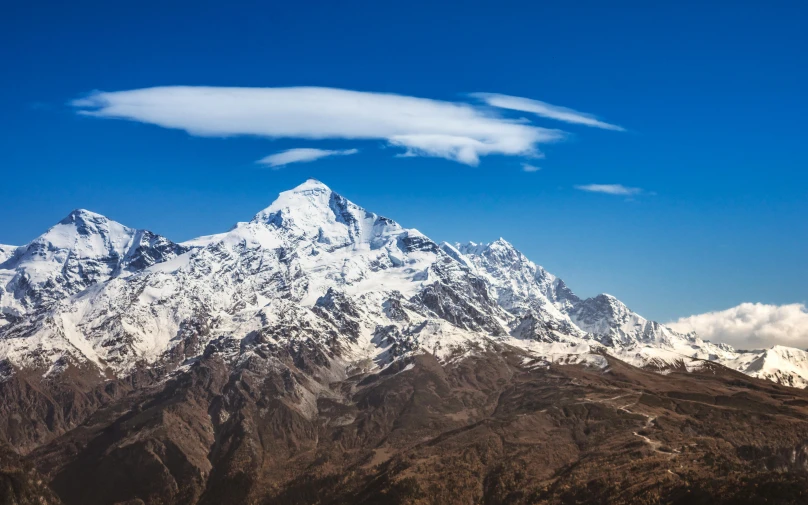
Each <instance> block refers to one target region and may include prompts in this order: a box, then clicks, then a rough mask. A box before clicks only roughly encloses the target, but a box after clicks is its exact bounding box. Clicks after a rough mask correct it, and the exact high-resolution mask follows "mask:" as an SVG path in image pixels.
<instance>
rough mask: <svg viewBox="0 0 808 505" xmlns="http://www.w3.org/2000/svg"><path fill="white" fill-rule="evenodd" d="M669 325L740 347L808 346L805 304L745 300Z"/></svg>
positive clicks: (807, 311)
mask: <svg viewBox="0 0 808 505" xmlns="http://www.w3.org/2000/svg"><path fill="white" fill-rule="evenodd" d="M668 326H670V327H671V328H673V329H675V330H677V331H682V332H689V331H695V332H696V333H698V335H699V336H700V337H701V338H703V339H706V340H712V341H713V342H725V343H727V344H730V345H732V346H734V347H736V348H738V349H756V348H763V347H771V346H772V345H775V344H779V345H785V346H789V347H798V348H800V349H805V348H808V310H806V308H805V305H804V304H801V303H792V304H789V305H766V304H763V303H742V304H740V305H738V306H737V307H733V308H731V309H727V310H721V311H717V312H708V313H706V314H698V315H695V316H690V317H683V318H681V319H679V320H677V321H674V322H671V323H668Z"/></svg>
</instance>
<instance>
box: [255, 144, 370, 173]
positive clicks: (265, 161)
mask: <svg viewBox="0 0 808 505" xmlns="http://www.w3.org/2000/svg"><path fill="white" fill-rule="evenodd" d="M358 152H359V149H338V150H329V149H312V148H298V149H289V150H286V151H281V152H279V153H275V154H270V155H269V156H266V157H265V158H261V159H260V160H258V161H256V163H258V164H259V165H266V166H268V167H272V168H280V167H282V166H285V165H288V164H290V163H305V162H308V161H314V160H319V159H320V158H325V157H328V156H347V155H350V154H356V153H358Z"/></svg>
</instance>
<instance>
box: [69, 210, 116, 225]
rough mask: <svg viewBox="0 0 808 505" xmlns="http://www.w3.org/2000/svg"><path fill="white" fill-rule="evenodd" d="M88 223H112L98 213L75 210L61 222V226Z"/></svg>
mask: <svg viewBox="0 0 808 505" xmlns="http://www.w3.org/2000/svg"><path fill="white" fill-rule="evenodd" d="M87 221H91V222H95V223H100V222H104V221H110V219H109V218H107V217H106V216H103V215H101V214H98V213H97V212H93V211H90V210H87V209H74V210H73V211H71V212H70V214H68V215H67V216H66V217H65V218H64V219H62V220H61V221H59V224H70V223H80V222H87Z"/></svg>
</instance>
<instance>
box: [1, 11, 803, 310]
mask: <svg viewBox="0 0 808 505" xmlns="http://www.w3.org/2000/svg"><path fill="white" fill-rule="evenodd" d="M381 3H384V4H385V5H378V4H381ZM116 4H117V5H116ZM533 4H539V2H507V1H506V2H503V1H499V2H485V3H484V2H462V3H460V2H457V3H452V2H441V5H434V2H424V3H419V2H407V3H389V2H378V3H372V2H361V3H360V2H350V1H348V2H316V3H309V4H305V3H303V2H287V3H281V2H255V3H244V2H229V3H226V4H225V3H222V2H198V1H197V2H149V1H146V2H138V3H127V4H124V3H122V2H72V3H65V2H38V3H35V4H34V3H31V2H27V3H18V4H16V5H14V6H13V7H12V8H9V9H7V11H8V12H7V15H5V16H3V18H2V19H1V20H0V47H2V48H3V49H2V52H3V68H2V72H3V78H2V79H0V90H1V91H2V92H0V110H2V111H3V119H4V120H3V121H2V122H1V123H0V166H2V167H3V169H2V184H0V213H1V214H0V215H2V216H3V220H2V221H0V223H2V224H0V243H11V244H22V243H25V242H27V241H29V240H31V239H32V238H34V237H35V236H36V235H38V234H40V233H42V232H43V231H44V230H45V229H46V228H48V227H49V226H51V225H52V224H54V223H55V222H57V221H58V220H59V219H61V218H62V217H64V216H65V215H66V214H67V213H68V212H69V211H70V210H71V209H73V208H77V207H82V208H88V209H90V210H93V211H96V212H100V213H102V214H105V215H107V216H109V217H111V218H113V219H115V220H117V221H120V222H122V223H124V224H127V225H129V226H135V227H142V228H148V229H151V230H153V231H155V232H158V233H161V234H164V235H166V236H168V237H170V238H172V239H174V240H185V239H189V238H192V237H194V236H197V235H202V234H209V233H214V232H219V231H223V230H226V229H228V228H229V227H230V226H231V225H232V224H233V223H234V222H236V221H239V220H247V219H249V218H250V217H251V216H252V215H253V214H255V213H256V212H257V211H258V210H260V209H262V208H263V207H266V206H267V205H269V203H270V202H271V201H272V200H273V199H274V198H275V195H276V194H277V193H278V192H279V191H282V190H285V189H289V188H291V187H293V186H296V185H297V184H299V183H301V182H302V181H303V180H305V179H306V178H308V177H315V178H317V179H320V180H322V181H323V182H325V183H326V184H328V185H329V186H331V187H332V188H333V189H335V190H336V191H338V192H340V193H342V194H343V195H345V196H346V197H348V198H349V199H351V200H353V201H355V202H357V203H359V204H360V205H363V206H364V207H366V208H368V209H369V210H372V211H374V212H377V213H380V214H383V215H386V216H389V217H392V218H393V219H396V220H397V221H399V222H401V223H402V224H403V225H404V226H408V227H416V228H418V229H420V230H421V231H422V232H424V233H426V234H427V235H429V236H430V237H432V238H434V239H435V240H439V241H440V240H447V241H452V242H453V241H466V240H474V241H478V242H479V241H491V240H494V239H496V238H498V237H500V236H502V237H504V238H506V239H507V240H509V241H510V242H512V243H513V244H514V245H515V246H517V247H518V248H519V249H520V250H522V251H523V252H524V253H525V254H527V255H528V257H530V258H531V259H533V260H534V261H536V262H537V263H539V264H541V265H544V266H545V267H546V268H547V269H548V270H550V271H551V272H553V273H556V274H557V275H559V276H561V277H562V278H564V279H565V280H566V281H567V283H568V284H569V285H570V286H571V287H572V288H573V289H574V290H575V291H576V292H578V293H579V294H582V295H594V294H596V293H599V292H609V293H611V294H614V295H615V296H617V297H618V298H620V299H622V300H623V301H625V302H626V303H627V304H628V305H629V306H630V307H632V308H634V309H635V310H637V311H638V312H640V313H642V314H644V315H646V316H648V317H651V318H655V319H658V320H663V321H667V320H670V319H674V318H678V317H681V316H687V315H690V314H698V313H702V312H707V311H712V310H720V309H726V308H729V307H732V306H735V305H738V304H739V303H741V302H762V303H768V304H787V303H804V302H806V300H808V289H806V286H808V266H807V265H808V262H806V257H808V233H806V229H808V227H806V218H808V175H806V166H808V151H807V150H806V147H805V132H806V129H805V126H804V125H803V123H804V120H805V119H804V118H805V115H806V112H808V93H806V92H805V90H806V89H808V34H806V31H805V30H804V26H805V25H806V22H808V10H806V9H808V8H806V7H804V6H800V5H799V3H798V2H792V3H785V2H780V3H778V2H775V5H772V3H771V2H765V3H764V2H759V3H754V2H742V4H743V5H741V6H735V7H728V6H727V5H729V4H726V3H724V2H707V3H706V4H710V5H702V4H701V3H696V2H684V3H683V2H670V3H663V2H657V3H655V4H657V5H656V6H655V7H653V8H651V7H641V6H640V5H642V3H640V2H631V3H629V2H625V3H621V2H610V7H609V8H605V7H599V6H598V5H601V4H603V2H563V3H562V2H557V3H552V4H551V3H546V2H541V4H543V5H533ZM176 85H184V86H210V87H231V86H241V87H265V88H278V87H289V86H318V87H329V88H340V89H344V90H354V91H361V92H376V93H395V94H398V95H402V96H408V97H419V98H426V99H433V100H439V101H441V103H443V102H449V103H452V104H457V103H460V104H469V106H470V107H472V108H473V109H474V110H475V111H478V113H480V114H491V115H497V116H498V117H501V118H503V120H504V121H506V122H507V124H508V125H514V124H517V125H518V124H520V123H515V122H514V121H516V120H519V119H522V118H524V119H526V120H528V121H529V122H530V124H531V125H535V126H536V127H542V128H549V129H561V130H563V131H564V132H566V136H565V139H564V140H563V141H558V142H554V143H540V144H538V145H537V147H538V149H540V151H541V152H542V153H543V155H544V158H536V157H532V158H531V157H530V156H525V155H515V154H507V153H493V154H487V155H486V154H483V155H480V156H479V164H477V165H476V166H474V165H473V164H471V165H470V164H468V163H463V162H458V161H457V160H450V159H445V158H441V157H437V156H409V157H402V156H397V155H400V154H402V153H404V152H406V151H407V149H411V147H412V145H411V144H410V145H409V147H407V146H406V145H405V146H403V147H402V145H391V144H393V143H392V142H391V141H389V139H383V138H360V139H356V138H352V139H339V138H326V139H322V140H314V139H307V138H276V139H270V138H266V137H261V136H230V137H227V138H223V137H222V136H212V137H211V136H198V135H190V134H188V133H187V132H186V131H183V130H180V129H169V128H163V127H160V126H156V125H154V124H148V121H147V122H143V121H126V120H115V119H104V118H98V117H88V116H85V115H80V114H77V108H76V107H74V106H71V105H69V103H70V102H71V101H73V100H76V99H81V98H83V97H87V96H88V95H90V93H92V92H93V91H94V90H101V91H105V92H117V91H125V90H136V89H141V88H149V87H154V86H176ZM475 92H487V93H500V94H505V95H511V96H517V97H526V98H529V99H533V100H541V101H543V102H547V103H549V104H553V105H557V106H562V107H568V108H571V109H574V110H576V111H583V112H585V113H588V114H593V115H596V116H597V117H598V118H599V119H600V120H601V121H603V122H607V123H609V124H614V125H619V126H621V127H623V128H624V129H625V131H617V130H613V129H604V128H598V127H591V126H587V125H584V124H575V123H569V122H565V121H558V120H554V119H551V118H542V117H539V116H537V115H535V114H532V113H530V112H525V111H512V110H506V109H489V108H487V107H485V106H484V105H483V103H482V101H481V99H479V98H474V97H470V96H469V95H468V94H469V93H475ZM581 117H583V116H581ZM587 117H588V116H587ZM505 140H506V141H508V140H513V139H512V138H511V137H508V138H506V139H505ZM296 148H307V149H326V150H335V151H336V150H339V151H344V150H349V149H357V150H358V152H357V153H355V154H350V155H348V154H345V155H341V156H328V157H323V158H321V159H318V160H316V161H312V162H308V163H293V164H289V165H286V166H283V167H280V168H279V169H274V170H273V169H271V168H270V167H267V166H264V165H260V164H256V163H255V162H256V161H257V160H260V159H263V158H265V157H267V156H270V155H273V154H276V153H279V152H282V151H285V150H288V149H296ZM421 154H423V153H422V152H421ZM466 161H468V160H466ZM523 163H529V164H531V165H533V166H536V167H540V170H538V171H534V172H525V171H524V170H523ZM591 184H620V185H623V186H625V187H628V188H641V190H642V191H640V192H639V194H635V195H631V196H628V197H627V196H621V195H613V194H604V193H593V192H587V191H583V190H580V189H576V186H584V185H591Z"/></svg>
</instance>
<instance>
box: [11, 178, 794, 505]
mask: <svg viewBox="0 0 808 505" xmlns="http://www.w3.org/2000/svg"><path fill="white" fill-rule="evenodd" d="M807 385H808V353H806V352H805V351H803V350H800V349H794V348H787V347H782V346H774V347H771V348H768V349H763V350H754V351H746V350H735V349H733V348H732V347H731V346H728V345H726V344H722V343H714V342H709V341H706V340H703V339H701V338H700V337H699V336H698V335H696V334H694V333H689V334H682V333H679V332H676V331H674V330H672V329H671V328H668V327H666V326H665V325H663V324H660V323H657V322H654V321H649V320H647V319H645V318H643V317H642V316H640V315H639V314H637V313H635V312H633V311H632V310H630V309H629V308H628V307H627V306H626V305H625V304H623V303H622V302H620V301H619V300H618V299H617V298H615V297H613V296H611V295H608V294H601V295H598V296H595V297H592V298H580V297H579V296H577V295H576V294H575V293H574V292H573V291H572V290H571V289H570V288H569V287H568V286H567V285H566V284H565V283H564V281H562V280H561V279H560V278H558V277H556V276H554V275H553V274H551V273H549V272H547V271H546V270H544V269H543V268H542V267H541V266H538V265H537V264H535V263H533V262H532V261H531V260H529V259H528V258H527V257H525V256H524V255H523V254H522V253H521V252H519V251H518V250H517V249H515V248H514V247H513V246H512V245H511V244H510V243H509V242H507V241H505V240H504V239H499V240H497V241H495V242H492V243H489V244H477V243H474V242H469V243H465V244H449V243H445V242H444V243H438V242H435V241H433V240H431V239H430V238H428V237H426V236H425V235H423V234H422V233H420V232H419V231H417V230H415V229H408V228H403V227H402V226H400V225H399V224H398V223H396V222H395V221H392V220H391V219H388V218H386V217H382V216H379V215H377V214H374V213H372V212H370V211H368V210H365V209H364V208H362V207H360V206H358V205H356V204H354V203H352V202H350V201H348V200H346V199H345V198H344V197H342V196H341V195H339V194H337V193H335V192H333V191H332V190H331V189H329V188H328V187H327V186H325V185H324V184H322V183H321V182H319V181H315V180H308V181H306V182H305V183H303V184H301V185H300V186H298V187H296V188H294V189H292V190H290V191H286V192H283V193H281V194H280V196H279V197H278V198H277V199H276V200H275V201H274V202H273V203H272V204H271V205H270V206H269V207H267V208H266V209H264V210H262V211H260V212H258V213H257V214H256V215H255V216H254V217H252V219H250V220H249V221H245V222H240V223H237V224H236V225H235V226H234V227H233V228H232V229H231V230H229V231H226V232H223V233H218V234H214V235H209V236H204V237H199V238H197V239H193V240H190V241H187V242H181V243H175V242H172V241H171V240H170V239H169V238H166V237H162V236H160V235H157V234H154V233H152V232H150V231H147V230H136V229H133V228H129V227H127V226H124V225H122V224H119V223H117V222H115V221H112V220H110V219H108V218H106V217H104V216H101V215H99V214H95V213H93V212H89V211H86V210H76V211H73V212H71V213H70V214H69V215H68V216H67V217H66V218H65V219H63V220H62V221H60V222H59V223H57V224H56V225H55V226H53V227H52V228H50V229H49V230H47V231H46V232H45V233H44V234H43V235H41V236H39V237H38V238H36V239H35V240H33V241H32V242H31V243H29V244H27V245H24V246H6V245H1V246H0V400H1V401H2V403H1V404H0V450H2V451H6V454H8V456H7V457H4V458H3V460H4V465H5V466H4V467H3V468H0V496H2V495H3V490H5V494H6V496H10V497H11V498H9V500H16V501H7V503H28V502H26V501H25V500H31V501H30V502H31V503H34V502H36V500H40V501H39V502H43V503H45V502H47V503H58V502H60V501H62V502H64V503H70V504H73V503H75V504H93V503H98V504H107V503H128V504H135V503H149V504H158V503H161V504H163V503H165V504H167V503H171V504H185V503H189V504H191V503H194V504H195V503H200V504H202V503H334V504H336V503H486V504H488V503H503V504H504V503H607V502H608V503H639V502H641V501H642V500H645V502H647V503H701V502H703V503H718V501H710V500H715V498H716V496H717V493H723V494H722V496H723V498H726V499H730V498H733V497H735V498H738V499H741V498H744V497H746V498H749V497H754V496H756V495H755V492H756V491H754V490H752V491H750V489H753V488H754V489H762V488H761V487H760V486H764V487H765V486H775V487H776V488H777V489H780V490H781V491H782V490H785V491H783V492H785V493H786V495H784V496H785V498H784V499H788V500H790V499H793V500H796V501H794V503H799V500H800V499H802V497H804V496H805V494H804V493H803V494H800V493H801V492H802V491H800V489H808V488H806V486H804V485H803V484H804V483H803V480H804V478H805V477H804V475H803V474H802V473H800V472H802V471H803V470H808V448H807V447H808V446H806V445H805V443H804V441H805V440H806V438H805V437H806V436H808V423H806V419H808V417H806V412H808V410H805V411H804V410H803V409H805V408H808V394H807V393H806V392H804V391H802V389H801V388H805V387H806V386H807ZM685 453H688V454H685ZM685 460H686V461H685ZM638 469H641V470H642V471H643V472H644V473H643V476H642V477H636V479H637V482H633V480H632V479H635V477H634V476H635V475H636V472H637V471H638ZM607 470H608V472H607ZM773 470H777V472H779V473H772V471H773ZM603 472H607V473H608V475H607V474H604V473H603ZM607 476H608V478H607ZM587 489H588V490H589V491H587V492H584V490H587ZM688 499H689V500H691V501H686V500H688ZM43 500H44V501H43ZM587 500H590V501H587ZM598 500H600V501H598ZM604 500H606V501H604ZM654 500H656V501H654ZM676 500H679V501H676ZM682 500H685V501H682ZM699 500H702V501H701V502H700V501H699ZM39 502H37V503H39ZM786 502H787V501H786ZM728 503H729V502H728ZM750 503H751V502H750ZM755 503H757V502H755Z"/></svg>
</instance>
